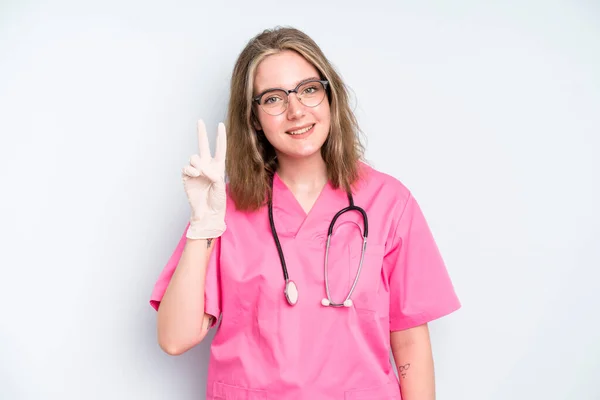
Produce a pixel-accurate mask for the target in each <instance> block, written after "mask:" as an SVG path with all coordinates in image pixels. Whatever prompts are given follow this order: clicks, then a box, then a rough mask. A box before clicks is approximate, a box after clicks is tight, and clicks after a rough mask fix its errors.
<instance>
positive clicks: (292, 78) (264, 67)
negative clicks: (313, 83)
mask: <svg viewBox="0 0 600 400" xmlns="http://www.w3.org/2000/svg"><path fill="white" fill-rule="evenodd" d="M308 78H319V72H318V71H317V69H316V68H315V67H314V66H313V65H312V64H311V63H310V62H308V61H307V60H306V59H305V58H304V57H302V56H301V55H300V54H298V53H296V52H295V51H290V50H286V51H282V52H280V53H277V54H272V55H270V56H267V57H266V58H265V59H264V60H262V61H261V63H260V64H258V67H257V68H256V73H255V75H254V93H260V92H262V91H264V90H267V89H270V88H276V87H278V88H284V89H292V88H294V87H295V86H296V85H297V84H298V82H300V81H302V80H305V79H308Z"/></svg>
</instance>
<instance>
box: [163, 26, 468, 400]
mask: <svg viewBox="0 0 600 400" xmlns="http://www.w3.org/2000/svg"><path fill="white" fill-rule="evenodd" d="M227 131H228V133H227V137H228V138H227V139H226V138H225V126H224V125H223V124H220V125H219V128H218V135H217V145H216V151H215V156H214V158H213V157H212V156H211V154H210V150H209V144H208V140H207V137H206V131H205V127H204V124H203V123H202V122H201V121H200V122H199V124H198V132H199V146H200V148H199V154H198V155H194V156H192V157H191V159H190V163H189V165H187V166H186V167H185V168H184V169H183V173H182V175H183V182H184V187H185V190H186V193H187V196H188V199H189V202H190V206H191V218H190V223H189V225H188V226H187V227H186V230H185V233H184V235H183V236H182V238H181V241H180V242H179V245H178V246H177V248H176V249H175V252H174V253H173V255H172V257H171V259H170V260H169V262H168V263H167V265H166V267H165V268H164V270H163V272H162V274H161V275H160V277H159V279H158V282H157V283H156V286H155V288H154V292H153V293H152V298H151V304H152V305H153V307H155V308H156V309H157V310H158V340H159V344H160V346H161V348H162V349H164V350H165V351H166V352H167V353H169V354H173V355H176V354H181V353H183V352H185V351H187V350H189V349H190V348H192V347H193V346H195V345H197V344H198V343H200V342H201V341H202V340H203V339H204V337H205V336H206V334H207V331H208V330H209V329H210V327H212V326H214V325H215V324H216V322H217V320H219V319H220V324H219V326H218V328H217V331H216V333H215V336H214V339H213V342H212V345H211V355H210V362H209V370H208V379H207V399H319V400H321V399H400V398H401V397H402V398H403V399H405V400H414V399H419V400H423V399H433V398H434V397H435V394H434V373H433V360H432V354H431V346H430V342H429V333H428V328H427V323H428V322H429V321H431V320H433V319H436V318H439V317H441V316H443V315H446V314H448V313H450V312H452V311H454V310H456V309H458V308H459V307H460V305H459V301H458V300H457V297H456V295H455V293H454V290H453V287H452V284H451V281H450V279H449V277H448V274H447V272H446V268H445V266H444V263H443V261H442V258H441V257H440V254H439V252H438V249H437V247H436V245H435V242H434V240H433V237H432V235H431V233H430V230H429V229H428V227H427V223H426V221H425V219H424V217H423V215H422V213H421V211H420V209H419V206H418V205H417V203H416V202H415V200H414V198H413V197H412V196H411V194H410V192H409V191H408V189H406V188H405V187H404V186H403V185H402V184H401V183H400V182H398V181H397V180H396V179H394V178H392V177H391V176H388V175H385V174H383V173H381V172H378V171H376V170H374V169H373V168H371V167H369V166H368V165H366V164H365V163H364V162H362V161H361V159H362V156H363V148H362V146H361V144H360V141H359V138H358V132H359V129H358V126H357V123H356V120H355V117H354V115H353V114H352V112H351V110H350V107H349V105H348V95H347V92H346V89H345V86H344V84H343V82H342V80H341V78H340V76H339V75H338V73H337V72H336V71H335V70H334V68H333V67H332V66H331V64H330V63H329V61H328V60H327V59H326V57H325V56H324V55H323V53H322V52H321V50H320V49H319V47H318V46H317V45H316V44H315V43H314V42H313V41H312V40H311V39H310V38H309V37H307V36H306V35H305V34H304V33H302V32H300V31H298V30H295V29H290V28H279V29H275V30H268V31H265V32H263V33H261V34H259V35H258V36H256V37H255V38H253V39H252V40H251V41H250V42H249V43H248V45H247V46H246V48H245V49H244V50H243V51H242V53H241V54H240V56H239V58H238V60H237V63H236V65H235V68H234V70H233V76H232V80H231V93H230V103H229V109H228V117H227ZM225 153H227V157H225ZM225 170H226V171H227V175H228V178H229V183H228V184H227V185H226V184H225V181H224V176H225ZM352 204H353V205H354V206H355V207H354V208H350V209H348V210H347V212H344V213H343V214H342V215H341V216H339V217H338V218H337V219H335V221H334V222H335V223H334V224H333V227H332V228H331V229H330V224H331V222H332V220H333V219H334V217H335V216H336V214H337V213H338V211H340V210H342V209H344V208H346V207H349V206H350V205H352ZM356 207H360V208H361V209H358V208H356ZM363 211H364V215H363ZM329 231H331V232H330V233H331V235H329V233H328V232H329ZM159 306H160V307H159ZM390 348H391V350H392V352H393V356H394V359H395V362H396V364H397V365H398V366H399V368H398V376H399V379H400V382H398V378H396V374H395V373H394V369H393V367H392V364H391V362H390V359H389V351H390Z"/></svg>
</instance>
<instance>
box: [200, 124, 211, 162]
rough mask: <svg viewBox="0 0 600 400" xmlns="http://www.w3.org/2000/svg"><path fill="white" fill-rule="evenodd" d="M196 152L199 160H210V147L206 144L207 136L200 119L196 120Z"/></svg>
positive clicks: (204, 126)
mask: <svg viewBox="0 0 600 400" xmlns="http://www.w3.org/2000/svg"><path fill="white" fill-rule="evenodd" d="M198 150H199V151H200V158H210V146H209V144H208V136H207V135H206V125H204V121H202V120H201V119H200V120H198Z"/></svg>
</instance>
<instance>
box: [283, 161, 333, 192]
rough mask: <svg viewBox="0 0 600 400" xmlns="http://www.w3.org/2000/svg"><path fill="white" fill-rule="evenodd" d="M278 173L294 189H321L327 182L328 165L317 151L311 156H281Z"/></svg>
mask: <svg viewBox="0 0 600 400" xmlns="http://www.w3.org/2000/svg"><path fill="white" fill-rule="evenodd" d="M278 159H279V165H278V167H277V175H279V178H280V179H281V180H282V181H283V182H284V183H285V184H286V185H287V186H288V187H289V188H290V189H292V191H294V189H298V190H300V191H312V190H321V189H322V188H323V186H325V184H326V183H327V165H325V161H324V160H323V158H322V157H321V152H317V153H316V154H315V155H314V157H310V158H287V157H285V156H283V157H280V156H278Z"/></svg>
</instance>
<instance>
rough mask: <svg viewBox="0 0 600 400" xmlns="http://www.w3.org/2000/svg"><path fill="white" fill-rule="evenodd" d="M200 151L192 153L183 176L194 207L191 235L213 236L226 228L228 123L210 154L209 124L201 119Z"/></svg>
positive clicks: (203, 237) (195, 236)
mask: <svg viewBox="0 0 600 400" xmlns="http://www.w3.org/2000/svg"><path fill="white" fill-rule="evenodd" d="M198 148H199V154H194V155H193V156H192V157H190V161H189V164H188V165H186V166H185V167H184V168H183V170H182V172H181V176H182V179H183V187H184V189H185V193H186V195H187V198H188V201H189V203H190V207H191V217H190V226H189V228H188V230H187V233H186V236H187V237H188V238H189V239H212V238H216V237H219V236H221V235H222V234H223V232H225V229H226V226H225V205H226V203H227V201H226V194H225V155H226V151H227V138H226V133H225V125H223V123H220V124H219V127H218V129H217V146H216V150H215V156H214V157H212V156H211V154H210V147H209V143H208V136H207V135H206V126H205V125H204V122H203V121H202V120H200V121H198Z"/></svg>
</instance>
